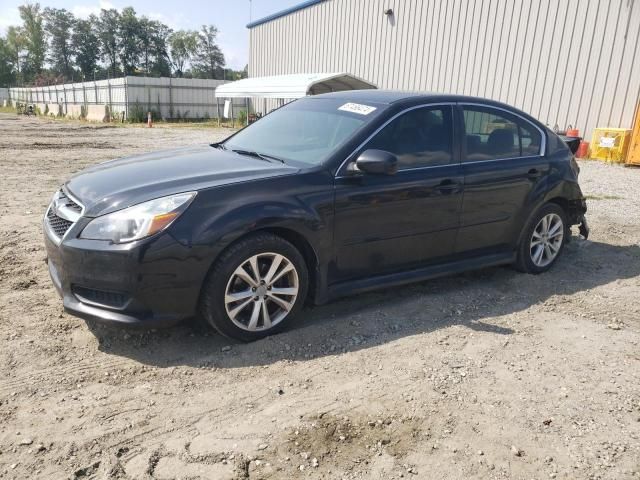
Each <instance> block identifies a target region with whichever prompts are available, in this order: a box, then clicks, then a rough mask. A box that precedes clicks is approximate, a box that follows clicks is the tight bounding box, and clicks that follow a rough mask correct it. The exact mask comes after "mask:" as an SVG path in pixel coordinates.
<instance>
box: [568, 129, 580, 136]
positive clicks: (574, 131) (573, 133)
mask: <svg viewBox="0 0 640 480" xmlns="http://www.w3.org/2000/svg"><path fill="white" fill-rule="evenodd" d="M565 135H566V136H567V137H579V136H580V130H578V129H577V128H570V129H568V130H567V133H566V134H565Z"/></svg>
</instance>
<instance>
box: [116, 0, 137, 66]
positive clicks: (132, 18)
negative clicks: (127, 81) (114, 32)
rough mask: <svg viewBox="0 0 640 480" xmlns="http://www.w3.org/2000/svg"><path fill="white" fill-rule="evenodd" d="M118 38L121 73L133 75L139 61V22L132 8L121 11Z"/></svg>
mask: <svg viewBox="0 0 640 480" xmlns="http://www.w3.org/2000/svg"><path fill="white" fill-rule="evenodd" d="M118 38H119V40H120V63H121V64H122V71H123V73H124V74H125V75H130V74H133V73H135V71H136V68H137V66H138V61H139V59H140V21H139V20H138V17H137V16H136V11H135V10H134V9H133V8H132V7H126V8H123V9H122V13H121V14H120V22H119V28H118Z"/></svg>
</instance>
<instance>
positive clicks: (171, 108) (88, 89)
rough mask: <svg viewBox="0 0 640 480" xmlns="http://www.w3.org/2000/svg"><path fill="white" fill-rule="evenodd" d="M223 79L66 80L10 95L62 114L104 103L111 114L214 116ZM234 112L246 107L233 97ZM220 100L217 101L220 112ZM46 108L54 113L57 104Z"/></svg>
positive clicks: (131, 78)
mask: <svg viewBox="0 0 640 480" xmlns="http://www.w3.org/2000/svg"><path fill="white" fill-rule="evenodd" d="M223 83H227V81H225V80H210V79H195V78H151V77H122V78H115V79H111V80H98V81H95V82H83V83H67V84H61V85H51V86H46V87H24V88H20V87H16V88H11V89H10V94H11V98H12V100H14V101H18V102H30V103H37V104H52V105H60V106H61V111H62V113H63V114H66V113H67V107H68V106H69V105H108V106H109V107H110V109H111V112H112V114H114V115H116V116H117V115H120V114H122V113H125V115H127V114H129V113H130V112H131V111H132V109H136V108H139V109H142V110H143V112H147V111H149V110H154V111H156V112H159V113H160V115H161V116H162V118H167V119H171V118H191V119H195V118H218V108H217V106H216V98H215V91H216V87H217V86H218V85H221V84H223ZM233 104H234V115H235V116H237V115H238V113H239V112H240V110H242V109H246V103H245V101H244V100H243V99H236V100H234V102H233ZM223 106H224V102H223V101H221V102H220V113H221V114H222V108H223ZM49 110H50V111H53V112H58V108H57V107H55V108H54V107H50V109H49Z"/></svg>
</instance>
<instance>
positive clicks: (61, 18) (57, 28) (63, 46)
mask: <svg viewBox="0 0 640 480" xmlns="http://www.w3.org/2000/svg"><path fill="white" fill-rule="evenodd" d="M44 19H45V30H46V32H47V33H48V34H49V37H50V44H49V61H50V62H51V65H52V67H53V70H54V71H55V72H57V73H59V74H62V75H63V76H64V78H66V79H70V78H72V73H73V68H72V65H71V61H72V54H73V49H72V43H71V35H72V28H73V24H74V20H75V18H74V16H73V14H72V13H71V12H69V11H67V10H65V9H64V8H45V9H44Z"/></svg>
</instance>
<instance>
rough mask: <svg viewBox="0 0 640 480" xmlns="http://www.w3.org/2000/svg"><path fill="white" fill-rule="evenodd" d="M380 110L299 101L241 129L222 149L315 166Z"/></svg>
mask: <svg viewBox="0 0 640 480" xmlns="http://www.w3.org/2000/svg"><path fill="white" fill-rule="evenodd" d="M381 110H382V105H378V104H372V103H368V104H367V105H363V104H357V103H350V102H347V101H345V100H344V99H330V98H316V99H311V98H306V99H301V100H297V101H295V102H292V103H289V104H288V105H285V106H284V107H282V108H280V109H278V110H275V111H273V112H271V113H270V114H269V115H266V116H265V117H264V118H262V119H260V120H259V121H258V122H256V123H254V124H252V125H250V126H248V127H247V128H245V129H244V130H241V131H240V132H238V133H237V134H236V135H235V136H233V137H232V138H230V139H229V140H227V141H226V142H224V146H225V147H226V148H227V149H229V150H238V151H243V152H254V153H257V154H260V155H263V156H268V157H275V158H278V159H281V160H283V161H285V162H286V161H292V162H303V163H306V164H310V165H318V164H320V163H322V162H323V161H324V160H325V159H326V158H327V157H328V156H329V155H331V153H333V152H334V151H335V150H337V149H338V147H340V146H341V145H342V144H343V143H344V142H345V141H347V140H348V139H349V138H350V137H351V136H352V135H353V133H354V132H355V131H356V130H358V129H359V128H361V127H362V126H363V125H364V124H365V123H367V122H369V121H371V120H372V119H373V118H375V117H376V116H378V115H379V114H380V112H381Z"/></svg>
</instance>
